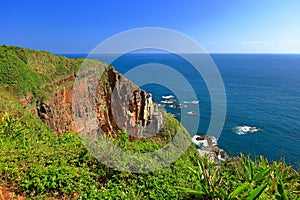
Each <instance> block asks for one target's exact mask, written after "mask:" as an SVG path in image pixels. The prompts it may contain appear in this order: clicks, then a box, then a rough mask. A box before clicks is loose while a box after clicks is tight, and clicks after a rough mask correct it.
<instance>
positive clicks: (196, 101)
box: [183, 100, 199, 104]
mask: <svg viewBox="0 0 300 200" xmlns="http://www.w3.org/2000/svg"><path fill="white" fill-rule="evenodd" d="M183 103H186V104H198V103H199V100H193V101H183Z"/></svg>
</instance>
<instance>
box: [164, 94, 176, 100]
mask: <svg viewBox="0 0 300 200" xmlns="http://www.w3.org/2000/svg"><path fill="white" fill-rule="evenodd" d="M162 98H163V99H173V98H174V96H173V95H166V96H162Z"/></svg>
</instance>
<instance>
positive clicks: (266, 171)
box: [253, 167, 271, 181]
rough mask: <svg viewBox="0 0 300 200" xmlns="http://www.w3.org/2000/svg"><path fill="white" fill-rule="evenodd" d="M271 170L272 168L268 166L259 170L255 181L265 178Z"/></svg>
mask: <svg viewBox="0 0 300 200" xmlns="http://www.w3.org/2000/svg"><path fill="white" fill-rule="evenodd" d="M270 171H271V168H269V167H268V168H266V169H264V170H263V171H261V172H259V173H258V174H256V175H255V176H254V178H253V180H254V181H261V180H263V179H264V178H265V177H266V176H267V175H268V174H269V173H270Z"/></svg>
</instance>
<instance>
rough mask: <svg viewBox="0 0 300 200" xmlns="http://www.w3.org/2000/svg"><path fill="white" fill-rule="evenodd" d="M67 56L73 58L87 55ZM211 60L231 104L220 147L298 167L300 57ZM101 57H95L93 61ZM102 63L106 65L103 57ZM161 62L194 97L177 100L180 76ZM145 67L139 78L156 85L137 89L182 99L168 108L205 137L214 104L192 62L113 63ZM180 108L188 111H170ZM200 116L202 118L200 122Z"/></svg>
mask: <svg viewBox="0 0 300 200" xmlns="http://www.w3.org/2000/svg"><path fill="white" fill-rule="evenodd" d="M64 56H67V57H72V58H74V57H86V56H87V55H84V54H76V55H75V54H73V55H70V54H68V55H64ZM107 56H109V55H107ZM193 56H198V55H193ZM210 56H211V58H212V60H213V61H214V63H215V64H216V66H217V68H218V70H219V72H220V74H221V77H222V79H223V82H224V86H225V91H226V99H227V103H226V105H227V110H226V120H225V123H224V127H223V130H222V132H221V134H220V136H219V138H218V144H219V146H221V147H222V148H223V149H225V150H226V151H227V153H228V154H229V155H230V156H236V155H239V153H240V152H242V153H245V154H251V156H252V157H254V158H255V157H257V156H258V155H263V156H265V157H267V158H268V159H269V161H272V160H280V159H284V160H285V161H286V162H287V163H288V164H291V165H293V166H294V167H296V168H297V167H299V162H300V55H299V54H211V55H210ZM99 57H100V56H99ZM99 57H98V56H96V55H94V58H99ZM100 59H101V60H103V61H106V60H105V57H103V56H102V57H101V58H100ZM155 63H156V64H155ZM157 63H159V64H162V65H165V66H169V67H170V68H172V69H174V70H176V71H177V72H178V73H180V74H181V75H182V77H184V79H185V80H187V81H188V82H189V84H190V85H191V87H192V88H193V89H194V91H195V93H196V96H193V95H189V93H187V94H184V92H185V91H182V92H183V93H180V94H181V95H182V94H184V95H183V96H181V97H178V96H176V94H175V92H174V91H173V88H176V90H180V88H181V81H178V79H177V78H176V76H171V77H170V76H168V73H169V71H168V70H160V69H159V66H158V65H157ZM144 64H147V67H148V68H145V69H146V70H142V71H141V70H136V71H137V76H139V73H141V72H144V74H145V73H148V75H149V77H151V76H152V79H153V81H152V83H148V84H145V85H139V86H141V87H142V88H143V89H145V90H146V91H147V92H150V93H152V95H153V100H154V101H156V102H158V103H160V104H163V103H161V101H163V100H165V99H163V98H162V96H166V95H173V96H174V99H175V100H177V101H178V100H179V99H181V100H184V101H185V102H183V101H180V102H175V103H170V104H167V103H166V104H165V109H166V110H167V111H168V112H170V113H172V114H174V116H175V117H176V118H177V119H178V120H181V119H185V120H184V121H183V125H184V126H185V127H186V128H187V129H188V130H189V127H192V126H194V124H198V123H199V128H198V129H197V131H196V133H195V132H193V131H191V132H193V133H191V135H194V134H201V135H202V134H206V131H207V128H208V125H209V122H210V119H211V118H210V117H211V99H210V93H209V91H208V89H207V86H206V84H205V81H204V80H203V78H202V76H201V75H200V74H199V73H198V72H197V71H196V70H195V69H194V68H193V66H192V65H191V64H190V63H189V62H188V61H186V60H184V59H183V58H182V57H180V56H178V55H174V54H159V53H153V54H149V53H148V54H142V53H137V54H127V55H123V56H121V57H119V58H118V59H117V60H115V61H114V62H113V63H112V65H113V66H114V67H115V68H116V69H117V70H118V71H120V72H121V73H123V74H126V73H127V72H128V71H130V70H132V69H135V68H138V67H139V66H141V65H144ZM151 65H152V66H153V70H152V71H153V73H151V70H150V71H149V70H148V71H147V69H151ZM133 72H134V70H133ZM154 72H155V73H154ZM131 77H132V75H131ZM149 77H147V80H148V78H149ZM157 77H159V78H157ZM162 79H163V80H164V81H162ZM159 83H160V84H159ZM193 100H198V101H199V103H198V104H196V102H194V104H193V103H191V101H193ZM178 103H181V104H184V106H186V107H183V108H171V107H169V105H174V104H178ZM192 111H194V113H192ZM198 112H199V113H200V118H199V117H197V116H198V115H197V114H198ZM195 113H196V114H195ZM194 114H195V115H194ZM239 126H242V127H243V126H249V127H256V128H258V129H259V130H258V131H254V132H251V131H248V132H247V131H244V132H243V131H239V130H237V129H238V128H237V127H239Z"/></svg>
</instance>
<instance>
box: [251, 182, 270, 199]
mask: <svg viewBox="0 0 300 200" xmlns="http://www.w3.org/2000/svg"><path fill="white" fill-rule="evenodd" d="M267 185H268V183H265V184H263V185H261V186H258V187H256V188H255V189H254V190H253V191H252V192H251V193H250V195H249V196H248V198H247V200H253V199H256V198H258V197H259V196H260V195H261V193H262V192H263V191H264V189H265V188H266V187H267Z"/></svg>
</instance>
